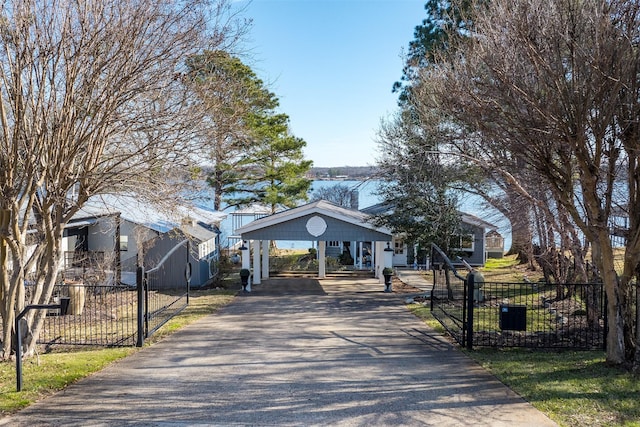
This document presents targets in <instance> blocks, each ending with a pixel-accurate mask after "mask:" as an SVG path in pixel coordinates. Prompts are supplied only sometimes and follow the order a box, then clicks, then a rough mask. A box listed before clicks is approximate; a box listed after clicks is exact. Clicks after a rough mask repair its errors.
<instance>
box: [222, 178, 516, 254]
mask: <svg viewBox="0 0 640 427" xmlns="http://www.w3.org/2000/svg"><path fill="white" fill-rule="evenodd" d="M378 182H379V181H352V180H348V181H313V184H312V187H311V188H312V190H311V193H313V192H314V191H316V190H318V189H321V188H327V187H333V186H335V185H337V184H341V185H344V186H346V187H348V188H350V189H352V190H357V191H358V206H359V208H360V209H363V208H366V207H369V206H372V205H375V204H376V203H379V202H380V198H379V197H378V196H377V195H376V194H375V193H376V190H377V186H378ZM459 209H460V210H461V211H463V212H465V213H468V214H471V215H475V216H477V217H478V218H481V219H483V220H485V221H487V222H489V223H491V224H494V225H496V226H497V227H498V232H499V233H500V234H502V236H503V237H504V238H505V249H508V248H509V247H510V246H511V229H510V227H509V223H508V221H507V220H506V218H505V217H504V216H502V215H501V214H500V213H499V212H498V211H496V210H494V209H487V208H486V207H485V206H484V205H483V203H482V199H481V198H480V197H478V196H475V195H468V196H463V197H461V200H460V206H459ZM226 212H228V213H229V217H228V218H227V219H226V220H225V221H223V223H222V224H221V231H222V244H223V246H226V244H227V237H229V236H231V235H232V234H233V230H232V224H231V215H230V213H231V211H229V210H227V211H226ZM277 244H278V246H279V247H280V248H282V249H307V248H310V247H311V242H304V241H279V242H277Z"/></svg>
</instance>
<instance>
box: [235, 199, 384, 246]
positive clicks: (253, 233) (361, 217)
mask: <svg viewBox="0 0 640 427" xmlns="http://www.w3.org/2000/svg"><path fill="white" fill-rule="evenodd" d="M316 217H319V218H316ZM369 218H370V215H368V214H366V213H363V212H360V211H358V210H354V209H347V208H343V207H341V206H338V205H335V204H333V203H331V202H328V201H326V200H318V201H316V202H312V203H308V204H306V205H302V206H298V207H296V208H292V209H289V210H286V211H282V212H278V213H276V214H273V215H269V216H266V217H263V218H260V219H257V220H255V221H252V222H250V223H249V224H247V225H244V226H242V227H240V228H238V229H237V230H235V234H236V235H240V236H243V238H244V236H247V237H248V238H264V237H262V236H260V234H261V233H260V232H261V231H264V230H266V229H271V230H272V231H273V232H274V233H275V232H278V233H283V236H282V237H280V238H274V237H273V235H272V236H271V237H270V239H272V240H310V239H317V238H319V239H321V240H353V239H352V236H351V235H352V233H355V234H358V233H359V234H360V235H362V237H363V238H362V239H356V240H363V241H367V240H376V239H377V240H383V239H384V240H391V236H392V233H391V230H390V229H388V228H386V227H377V226H375V225H374V224H372V223H370V222H369V221H368V220H369ZM305 219H306V222H305ZM321 220H322V221H321ZM310 221H311V222H310ZM322 222H324V225H322ZM327 222H329V224H327ZM317 223H320V225H319V226H318V227H319V228H317V229H315V228H314V225H317ZM335 224H339V225H340V230H339V232H338V231H337V230H336V231H334V230H332V228H335V227H333V226H334V225H335ZM283 225H286V226H287V227H286V229H285V228H284V227H282V226H283ZM292 228H296V229H299V230H291V229H292ZM323 228H324V229H323ZM325 230H326V233H325ZM296 232H299V234H300V235H301V237H300V238H299V239H293V238H292V235H293V234H295V233H296ZM284 234H286V235H284ZM342 235H344V238H343V239H340V238H339V237H342Z"/></svg>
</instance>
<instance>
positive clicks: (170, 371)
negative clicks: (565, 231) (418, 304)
mask: <svg viewBox="0 0 640 427" xmlns="http://www.w3.org/2000/svg"><path fill="white" fill-rule="evenodd" d="M27 387H28V385H27ZM0 425H11V426H38V425H40V426H49V425H51V426H58V425H60V426H62V425H64V426H85V425H91V426H119V425H121V426H128V425H136V426H235V425H243V426H245V425H251V426H320V425H331V426H456V427H457V426H460V425H467V426H509V427H513V426H537V427H538V426H554V425H555V424H554V423H553V422H551V421H550V420H549V419H548V418H547V417H545V416H544V415H543V414H541V413H540V412H538V411H537V410H535V409H534V408H533V407H532V406H531V405H529V404H528V403H526V402H524V401H523V400H522V399H521V398H520V397H518V396H517V395H516V394H515V393H513V392H512V391H511V390H509V389H508V388H507V387H505V386H504V385H503V384H501V383H500V382H499V381H497V380H496V379H495V378H494V377H493V376H491V375H489V374H488V373H487V372H486V371H485V370H484V369H482V368H481V367H479V366H478V365H477V364H475V363H474V362H472V361H471V360H470V359H468V358H467V357H466V356H465V355H464V354H462V353H461V352H459V351H458V350H457V348H455V347H454V346H452V345H451V344H449V343H448V342H447V341H446V340H444V339H442V337H440V336H438V335H437V334H436V333H434V332H433V331H432V330H430V329H428V328H427V327H426V326H425V325H424V324H423V323H422V322H421V321H419V320H418V319H416V318H415V317H414V316H413V315H412V314H411V313H410V312H409V311H408V310H407V309H406V307H405V306H404V304H403V303H402V298H401V297H399V296H398V295H394V294H385V293H384V292H383V285H382V284H380V283H378V282H377V281H376V280H372V279H362V280H360V279H359V280H357V281H354V280H347V279H344V280H333V279H327V280H322V281H318V280H316V279H310V278H293V279H290V278H287V279H275V278H274V279H269V280H266V281H264V283H262V284H260V285H256V286H254V291H253V292H251V293H249V294H244V295H241V296H240V297H239V298H236V299H235V301H234V302H233V303H232V304H230V305H228V306H226V307H224V308H223V309H222V310H221V311H219V312H218V313H216V314H214V315H211V316H208V317H206V318H204V319H202V320H200V321H198V322H196V323H194V324H192V325H189V326H188V327H186V328H184V329H182V330H180V331H178V332H176V333H174V334H173V335H171V336H170V337H168V338H167V339H165V340H164V341H162V342H160V343H157V344H155V345H153V346H150V347H147V348H144V349H142V350H141V351H139V352H137V353H136V354H134V355H133V356H131V357H128V358H126V359H124V360H122V361H120V362H118V363H115V364H114V365H112V366H110V367H108V368H106V369H104V370H103V371H101V372H99V373H97V374H95V375H93V376H91V377H89V378H86V379H84V380H82V381H79V382H78V383H76V384H73V385H71V386H69V387H68V388H67V389H66V390H64V391H62V392H60V393H58V394H56V395H55V396H52V397H49V398H47V399H44V400H42V401H40V402H38V403H36V404H34V405H32V406H31V407H29V408H27V409H25V410H23V411H22V412H20V413H19V414H17V415H15V416H13V417H9V418H5V419H3V420H1V421H0Z"/></svg>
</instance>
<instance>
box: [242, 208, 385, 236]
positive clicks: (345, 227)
mask: <svg viewBox="0 0 640 427" xmlns="http://www.w3.org/2000/svg"><path fill="white" fill-rule="evenodd" d="M314 216H319V217H321V218H322V219H324V221H325V222H326V223H327V229H326V231H325V232H324V233H323V234H322V235H320V236H318V237H316V236H313V235H311V234H310V233H309V232H308V231H307V227H306V224H307V221H308V220H309V219H310V218H311V217H314ZM242 238H243V239H244V240H300V241H310V242H311V241H316V240H324V241H331V240H338V241H358V242H369V241H384V242H386V241H389V236H388V235H387V234H385V233H381V232H379V231H376V230H372V229H369V228H366V227H364V226H362V227H361V226H358V225H355V224H351V223H348V222H345V221H341V220H338V219H335V218H332V217H328V216H325V215H320V214H310V215H305V216H303V217H300V218H296V219H293V220H291V221H286V222H283V223H280V224H275V225H273V226H270V227H265V228H262V229H260V230H256V231H252V232H248V233H244V234H243V235H242Z"/></svg>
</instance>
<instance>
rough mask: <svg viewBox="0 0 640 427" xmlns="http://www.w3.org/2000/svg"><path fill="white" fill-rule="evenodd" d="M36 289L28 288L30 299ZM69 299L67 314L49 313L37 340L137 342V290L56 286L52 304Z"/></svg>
mask: <svg viewBox="0 0 640 427" xmlns="http://www.w3.org/2000/svg"><path fill="white" fill-rule="evenodd" d="M32 290H33V288H32V286H27V287H26V291H27V300H30V294H31V293H32ZM64 298H68V301H69V306H68V311H67V314H66V315H64V316H62V315H61V313H60V310H59V309H49V310H47V315H46V317H45V319H44V323H43V326H42V328H41V329H40V333H39V334H38V337H37V339H36V341H37V343H38V344H43V345H49V346H50V345H56V344H57V345H95V346H106V347H113V346H130V345H135V344H136V342H137V333H138V330H137V320H136V315H137V305H138V299H137V294H136V289H135V288H132V287H131V286H126V285H105V286H99V285H85V284H81V283H77V284H64V285H56V287H55V288H54V292H53V296H52V301H51V303H52V304H59V303H60V300H61V299H64Z"/></svg>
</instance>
